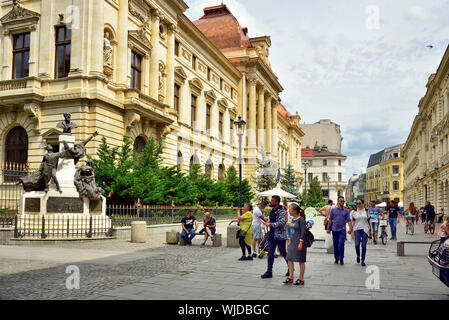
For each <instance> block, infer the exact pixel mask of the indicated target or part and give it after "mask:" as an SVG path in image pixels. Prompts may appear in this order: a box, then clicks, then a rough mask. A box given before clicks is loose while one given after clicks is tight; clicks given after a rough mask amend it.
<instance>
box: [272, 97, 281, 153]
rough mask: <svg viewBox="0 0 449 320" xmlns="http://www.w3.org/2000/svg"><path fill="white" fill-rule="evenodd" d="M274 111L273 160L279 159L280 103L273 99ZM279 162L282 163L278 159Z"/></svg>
mask: <svg viewBox="0 0 449 320" xmlns="http://www.w3.org/2000/svg"><path fill="white" fill-rule="evenodd" d="M271 111H272V115H271V117H272V119H271V120H272V132H271V158H274V159H276V158H278V101H277V100H276V99H273V100H272V101H271ZM278 161H280V160H279V159H278Z"/></svg>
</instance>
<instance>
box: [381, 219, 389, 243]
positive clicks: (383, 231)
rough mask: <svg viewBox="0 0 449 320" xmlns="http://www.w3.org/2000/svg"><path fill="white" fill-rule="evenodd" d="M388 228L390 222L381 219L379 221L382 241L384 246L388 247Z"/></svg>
mask: <svg viewBox="0 0 449 320" xmlns="http://www.w3.org/2000/svg"><path fill="white" fill-rule="evenodd" d="M387 226H388V220H387V219H380V220H379V228H380V229H381V231H380V239H381V240H382V244H383V245H384V246H385V245H387V240H388V234H387Z"/></svg>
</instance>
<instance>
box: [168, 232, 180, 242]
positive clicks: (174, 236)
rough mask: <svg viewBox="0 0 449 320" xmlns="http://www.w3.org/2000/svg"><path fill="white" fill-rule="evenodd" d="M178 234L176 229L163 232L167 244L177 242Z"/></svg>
mask: <svg viewBox="0 0 449 320" xmlns="http://www.w3.org/2000/svg"><path fill="white" fill-rule="evenodd" d="M179 238H180V234H179V232H177V231H167V232H166V234H165V240H166V242H167V244H178V242H179Z"/></svg>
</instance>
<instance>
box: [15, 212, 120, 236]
mask: <svg viewBox="0 0 449 320" xmlns="http://www.w3.org/2000/svg"><path fill="white" fill-rule="evenodd" d="M111 236H112V223H111V219H109V217H104V216H90V217H86V216H79V217H77V216H40V215H36V216H31V215H27V216H15V217H14V238H18V239H20V238H26V239H74V238H75V239H78V238H79V239H82V238H103V237H111Z"/></svg>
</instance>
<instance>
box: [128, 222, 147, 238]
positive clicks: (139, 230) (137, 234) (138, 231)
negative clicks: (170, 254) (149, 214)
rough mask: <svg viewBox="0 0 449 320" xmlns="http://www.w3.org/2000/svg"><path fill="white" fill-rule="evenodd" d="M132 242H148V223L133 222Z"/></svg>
mask: <svg viewBox="0 0 449 320" xmlns="http://www.w3.org/2000/svg"><path fill="white" fill-rule="evenodd" d="M131 242H132V243H146V242H147V223H146V222H145V221H133V222H131Z"/></svg>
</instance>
